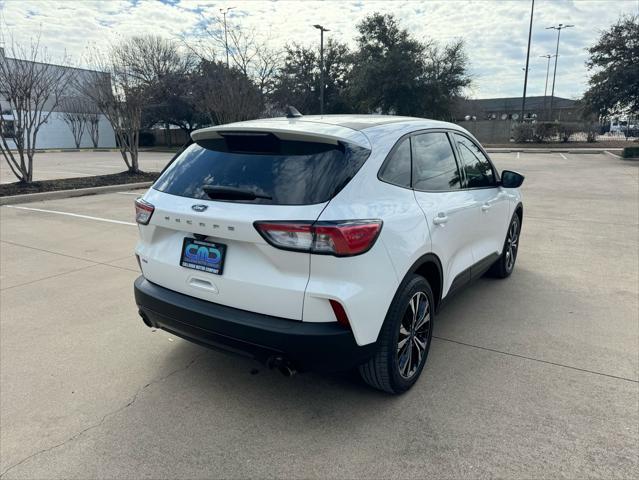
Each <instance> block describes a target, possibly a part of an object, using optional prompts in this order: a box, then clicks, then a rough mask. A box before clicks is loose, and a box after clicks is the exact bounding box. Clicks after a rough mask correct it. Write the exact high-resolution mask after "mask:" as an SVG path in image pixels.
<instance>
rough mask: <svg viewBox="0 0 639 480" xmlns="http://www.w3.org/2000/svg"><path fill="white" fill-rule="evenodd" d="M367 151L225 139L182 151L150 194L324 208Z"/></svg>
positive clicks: (269, 138) (270, 138) (269, 139)
mask: <svg viewBox="0 0 639 480" xmlns="http://www.w3.org/2000/svg"><path fill="white" fill-rule="evenodd" d="M369 153H370V151H369V150H367V149H365V148H361V147H358V146H355V145H351V144H346V143H341V142H340V143H339V144H338V145H330V144H326V143H315V142H299V141H291V140H280V139H278V138H277V137H275V136H274V135H272V134H257V135H250V134H230V135H225V138H223V139H212V140H201V141H199V142H198V143H195V144H193V145H191V146H190V147H188V148H187V149H186V150H185V151H184V152H183V153H182V154H181V155H180V156H179V157H178V158H177V159H176V160H175V161H174V162H173V163H172V164H171V165H170V166H169V167H168V168H167V169H166V170H165V171H164V173H163V174H162V175H161V176H160V178H159V179H158V180H157V181H156V182H155V184H154V185H153V188H155V189H156V190H159V191H161V192H164V193H169V194H171V195H178V196H181V197H189V198H197V199H205V200H206V199H209V196H208V195H207V194H206V192H205V191H204V189H203V187H205V186H209V187H227V188H234V189H241V190H247V191H250V192H252V193H254V194H256V195H258V196H259V197H270V198H256V199H254V200H225V201H233V202H243V203H264V204H271V205H310V204H314V203H323V202H327V201H328V200H330V199H331V198H333V196H335V195H336V194H337V192H339V191H340V190H341V189H342V188H343V187H344V186H345V185H346V184H347V183H348V181H349V180H350V179H351V178H352V177H353V176H354V175H355V174H356V173H357V171H358V170H359V169H360V167H361V166H362V165H363V164H364V162H365V161H366V159H367V158H368V155H369Z"/></svg>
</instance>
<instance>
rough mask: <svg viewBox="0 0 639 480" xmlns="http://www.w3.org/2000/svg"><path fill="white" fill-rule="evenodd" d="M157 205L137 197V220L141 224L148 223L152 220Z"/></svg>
mask: <svg viewBox="0 0 639 480" xmlns="http://www.w3.org/2000/svg"><path fill="white" fill-rule="evenodd" d="M153 210H155V207H154V206H153V205H151V204H150V203H149V202H146V201H144V200H142V199H141V198H137V199H136V200H135V221H136V222H138V223H139V224H141V225H147V224H148V223H149V221H150V220H151V215H153Z"/></svg>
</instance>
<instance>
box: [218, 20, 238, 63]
mask: <svg viewBox="0 0 639 480" xmlns="http://www.w3.org/2000/svg"><path fill="white" fill-rule="evenodd" d="M234 8H235V7H227V8H220V13H221V14H222V16H223V17H224V47H225V48H226V68H229V37H228V33H227V32H228V31H227V28H226V14H227V13H229V11H231V10H233V9H234Z"/></svg>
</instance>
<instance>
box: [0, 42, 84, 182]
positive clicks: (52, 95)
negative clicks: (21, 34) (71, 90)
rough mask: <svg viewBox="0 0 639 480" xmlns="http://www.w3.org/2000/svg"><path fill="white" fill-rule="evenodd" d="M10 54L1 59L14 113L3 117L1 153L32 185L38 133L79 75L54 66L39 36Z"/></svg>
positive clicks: (1, 90) (0, 77)
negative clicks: (75, 76) (74, 78)
mask: <svg viewBox="0 0 639 480" xmlns="http://www.w3.org/2000/svg"><path fill="white" fill-rule="evenodd" d="M9 52H10V53H11V57H6V56H4V55H2V57H0V95H1V96H2V97H4V100H3V102H2V103H3V104H7V105H8V108H7V109H6V110H8V111H10V112H11V114H10V115H0V151H1V152H2V155H3V156H4V158H5V160H6V161H7V163H8V164H9V168H10V169H11V171H12V172H13V174H14V175H15V176H16V177H17V178H18V180H19V181H20V182H24V183H29V182H32V181H33V157H34V156H35V150H36V146H37V138H38V132H39V131H40V128H41V127H42V125H44V124H45V123H46V122H47V120H48V119H49V117H50V116H51V114H52V113H53V112H54V111H55V110H56V109H57V108H58V106H59V105H60V102H61V100H62V96H63V93H64V92H65V89H66V88H67V86H68V85H69V83H70V82H71V81H72V77H73V76H74V74H75V71H74V70H73V69H70V68H67V67H62V66H59V65H52V64H51V58H50V56H49V55H48V53H47V51H46V48H44V47H42V46H41V44H40V38H39V36H38V37H36V38H35V39H33V40H32V41H31V43H30V45H29V46H28V47H26V46H22V45H18V44H16V43H14V42H13V40H11V42H10V48H9ZM63 60H64V63H66V62H67V60H68V58H66V57H65V58H64V59H63ZM1 110H4V109H1ZM10 142H11V143H13V145H11V143H10Z"/></svg>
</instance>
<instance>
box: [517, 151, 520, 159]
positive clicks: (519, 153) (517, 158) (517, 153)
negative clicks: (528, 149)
mask: <svg viewBox="0 0 639 480" xmlns="http://www.w3.org/2000/svg"><path fill="white" fill-rule="evenodd" d="M520 153H521V152H517V160H519V154H520Z"/></svg>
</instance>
